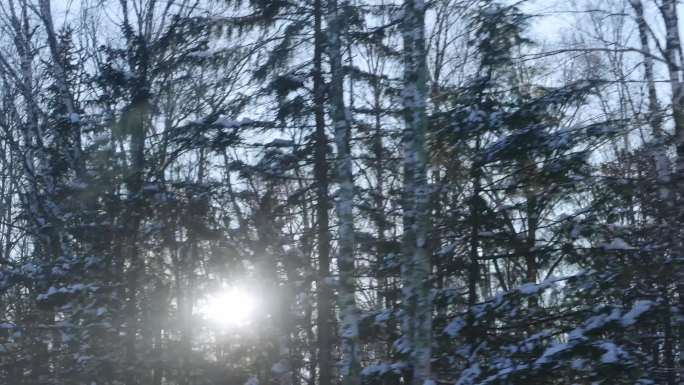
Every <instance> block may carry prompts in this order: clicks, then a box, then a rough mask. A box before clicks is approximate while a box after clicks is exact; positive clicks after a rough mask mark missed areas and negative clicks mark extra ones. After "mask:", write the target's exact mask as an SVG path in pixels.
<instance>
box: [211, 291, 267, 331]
mask: <svg viewBox="0 0 684 385" xmlns="http://www.w3.org/2000/svg"><path fill="white" fill-rule="evenodd" d="M256 306H257V300H256V299H255V297H254V296H253V295H252V294H251V293H250V292H249V291H247V290H245V289H243V288H238V287H231V288H227V289H224V290H222V291H220V292H218V293H215V294H214V295H212V296H210V297H209V298H207V300H206V302H205V303H204V304H202V306H201V307H200V312H201V313H202V314H203V315H204V317H206V318H207V319H208V320H209V321H211V322H212V323H215V324H217V325H220V326H227V327H235V326H244V325H246V324H248V323H249V322H250V321H251V320H252V317H253V315H254V311H255V310H256Z"/></svg>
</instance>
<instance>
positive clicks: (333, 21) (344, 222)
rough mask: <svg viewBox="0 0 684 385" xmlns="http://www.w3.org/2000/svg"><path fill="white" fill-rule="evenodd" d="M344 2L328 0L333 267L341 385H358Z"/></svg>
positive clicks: (357, 332)
mask: <svg viewBox="0 0 684 385" xmlns="http://www.w3.org/2000/svg"><path fill="white" fill-rule="evenodd" d="M346 6H347V4H346V2H344V1H343V2H342V3H341V4H339V5H338V2H337V0H329V1H328V55H329V56H330V72H331V84H330V91H329V97H330V112H331V115H332V124H333V127H334V130H335V147H336V148H337V157H336V158H335V173H336V179H337V184H338V191H337V197H336V200H335V207H336V210H337V217H338V221H339V252H338V255H337V266H338V270H339V274H340V280H339V281H340V284H339V293H338V303H339V307H340V315H341V318H342V322H341V323H340V336H341V339H342V341H341V346H340V350H341V355H342V357H341V362H340V374H341V375H342V384H343V385H356V384H360V377H359V374H360V363H359V352H358V349H359V348H358V337H359V330H358V329H359V326H358V322H359V315H358V309H357V307H356V298H355V295H356V294H355V291H356V282H355V276H354V213H353V207H354V205H353V201H354V179H353V174H352V158H351V143H350V138H351V125H350V117H349V116H348V115H349V114H348V112H347V110H346V108H345V104H344V72H343V68H342V41H341V34H342V32H343V30H344V14H343V13H344V10H345V8H346Z"/></svg>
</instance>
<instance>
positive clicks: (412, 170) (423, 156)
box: [401, 0, 433, 385]
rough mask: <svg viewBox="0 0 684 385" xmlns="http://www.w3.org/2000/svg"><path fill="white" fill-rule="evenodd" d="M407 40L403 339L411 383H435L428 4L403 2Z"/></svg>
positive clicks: (405, 64)
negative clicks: (430, 250)
mask: <svg viewBox="0 0 684 385" xmlns="http://www.w3.org/2000/svg"><path fill="white" fill-rule="evenodd" d="M401 30H402V36H403V41H404V52H403V57H404V90H403V108H404V121H405V128H404V132H403V135H402V142H403V151H404V194H405V197H404V209H403V210H404V215H403V220H404V237H403V261H402V262H403V263H402V281H403V297H404V299H403V302H404V311H405V316H404V320H403V333H404V339H405V341H406V342H408V343H409V346H408V351H409V352H410V365H411V370H412V379H411V382H412V384H414V385H423V384H430V383H433V381H432V380H431V372H430V358H431V340H432V335H431V334H432V299H431V293H430V268H431V266H430V255H429V254H428V249H427V236H428V227H429V218H428V215H429V213H428V209H429V187H428V183H427V153H426V148H425V147H426V144H425V134H426V133H425V131H426V127H427V119H426V111H425V109H426V99H427V97H426V95H427V65H426V61H425V56H426V49H425V3H424V2H423V0H405V1H404V17H403V20H402V24H401Z"/></svg>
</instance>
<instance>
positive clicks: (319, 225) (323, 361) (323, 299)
mask: <svg viewBox="0 0 684 385" xmlns="http://www.w3.org/2000/svg"><path fill="white" fill-rule="evenodd" d="M322 15H323V5H322V2H321V0H315V1H314V57H313V65H314V69H313V92H314V115H315V116H314V119H315V124H316V130H315V132H314V179H315V183H316V200H317V204H316V235H317V239H318V245H317V252H318V282H317V283H316V290H317V298H316V301H317V303H318V319H317V325H316V326H317V328H318V341H317V342H318V371H319V384H320V385H330V384H331V383H332V357H331V355H332V324H331V319H330V317H331V313H332V291H331V289H330V286H328V285H327V284H326V283H325V281H326V278H328V276H329V275H330V233H329V231H330V229H329V226H330V223H329V222H330V218H329V214H328V211H329V208H330V202H329V197H328V163H327V159H326V157H327V153H328V137H327V135H326V133H325V110H324V103H325V88H324V87H325V84H324V83H323V68H322V67H323V49H324V43H325V36H324V34H323V29H322V26H321V22H322V17H323V16H322Z"/></svg>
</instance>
